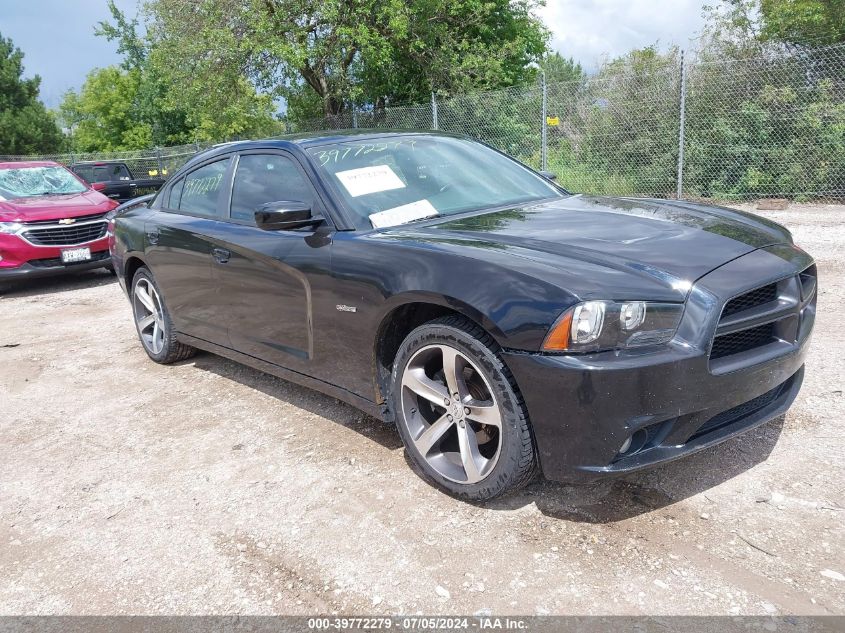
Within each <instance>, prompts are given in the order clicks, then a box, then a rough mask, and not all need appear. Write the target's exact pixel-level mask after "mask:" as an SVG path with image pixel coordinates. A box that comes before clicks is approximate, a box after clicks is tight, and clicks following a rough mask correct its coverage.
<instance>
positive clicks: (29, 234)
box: [22, 222, 107, 246]
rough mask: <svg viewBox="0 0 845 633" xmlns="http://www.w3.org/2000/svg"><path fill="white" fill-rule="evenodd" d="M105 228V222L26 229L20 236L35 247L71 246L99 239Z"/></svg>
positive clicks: (104, 232)
mask: <svg viewBox="0 0 845 633" xmlns="http://www.w3.org/2000/svg"><path fill="white" fill-rule="evenodd" d="M106 227H107V224H106V223H105V222H92V223H90V224H80V225H70V226H62V227H57V226H51V227H49V228H43V229H28V230H26V231H24V232H23V233H22V235H23V237H24V239H25V240H26V241H27V242H29V243H30V244H35V245H36V246H73V245H75V244H84V243H85V242H93V241H94V240H97V239H100V238H101V237H103V236H104V235H105V234H106Z"/></svg>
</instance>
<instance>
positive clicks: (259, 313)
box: [212, 150, 333, 375]
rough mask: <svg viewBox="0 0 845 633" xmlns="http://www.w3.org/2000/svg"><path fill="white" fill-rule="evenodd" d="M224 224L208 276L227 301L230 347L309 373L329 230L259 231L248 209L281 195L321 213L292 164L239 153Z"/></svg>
mask: <svg viewBox="0 0 845 633" xmlns="http://www.w3.org/2000/svg"><path fill="white" fill-rule="evenodd" d="M230 199H231V203H230V205H228V206H229V208H230V212H229V225H228V226H227V227H225V228H221V230H220V231H219V232H218V233H216V234H215V235H214V236H213V238H214V239H213V241H214V244H213V248H215V249H218V251H221V253H220V255H221V256H219V257H216V258H212V262H213V263H212V269H213V275H214V276H215V277H216V278H217V280H218V281H219V286H220V293H221V295H222V296H224V297H225V298H226V305H227V310H226V314H225V316H224V317H223V318H224V319H225V321H226V323H227V325H228V331H229V339H230V341H231V343H232V347H233V348H234V349H236V350H238V351H240V352H242V353H245V354H248V355H250V356H254V357H256V358H260V359H262V360H265V361H267V362H270V363H273V364H275V365H280V366H282V367H287V368H290V369H294V370H297V371H301V372H303V373H306V374H310V375H315V362H316V361H317V360H318V357H319V356H320V346H321V345H323V344H325V341H327V340H328V338H327V337H328V330H329V327H328V324H327V323H326V318H327V317H328V316H329V315H324V314H316V315H315V312H314V305H315V302H316V297H317V296H324V295H325V294H326V290H325V289H326V288H327V286H328V284H329V280H330V268H331V259H330V253H331V242H332V239H331V237H332V234H333V229H332V227H331V225H329V224H326V225H324V226H322V227H319V228H317V229H314V228H305V229H299V230H294V231H264V230H261V229H259V228H258V227H256V226H255V217H254V214H255V211H256V210H257V209H258V207H260V206H261V205H263V204H266V203H268V202H276V201H280V200H292V201H299V202H306V203H308V204H309V205H310V206H311V209H312V213H313V214H315V215H318V214H319V215H323V216H324V217H325V212H324V209H323V208H322V203H321V201H320V200H319V198H318V196H317V195H316V193H315V191H314V189H313V187H312V185H311V183H310V180H309V179H308V177H307V176H306V174H305V173H304V172H303V170H302V169H301V167H300V165H299V163H298V162H297V161H296V160H295V159H294V158H293V157H292V156H291V155H290V154H288V153H286V152H283V151H276V150H257V151H251V152H242V153H241V154H240V155H239V156H238V158H237V159H236V164H235V165H234V177H233V181H232V188H231V194H230Z"/></svg>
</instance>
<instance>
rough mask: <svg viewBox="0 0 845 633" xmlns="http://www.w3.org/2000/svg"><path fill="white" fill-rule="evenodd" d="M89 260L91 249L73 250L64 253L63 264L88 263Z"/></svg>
mask: <svg viewBox="0 0 845 633" xmlns="http://www.w3.org/2000/svg"><path fill="white" fill-rule="evenodd" d="M89 259H91V249H90V248H71V249H69V250H66V251H62V263H63V264H72V263H74V262H87V261H88V260H89Z"/></svg>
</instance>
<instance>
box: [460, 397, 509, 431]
mask: <svg viewBox="0 0 845 633" xmlns="http://www.w3.org/2000/svg"><path fill="white" fill-rule="evenodd" d="M467 408H469V413H468V414H467V416H466V417H467V418H468V419H470V420H472V421H473V422H480V423H481V424H488V425H490V426H495V427H496V428H501V426H502V416H501V415H500V414H499V407H497V406H496V405H493V404H476V403H475V402H470V403H469V404H467Z"/></svg>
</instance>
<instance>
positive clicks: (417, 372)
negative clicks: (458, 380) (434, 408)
mask: <svg viewBox="0 0 845 633" xmlns="http://www.w3.org/2000/svg"><path fill="white" fill-rule="evenodd" d="M402 385H403V386H405V387H407V388H408V389H410V390H411V391H413V392H414V393H415V394H417V395H418V396H419V397H420V398H425V399H426V400H428V401H429V402H433V403H434V404H436V405H438V406H441V407H442V406H443V404H444V402H445V401H446V400H448V399H449V394H448V393H447V392H446V387H444V386H443V385H441V384H439V383H437V382H434V381H433V380H431V379H430V378H429V377H428V376H426V375H425V371H424V370H423V368H422V367H415V368H409V369H408V370H406V371H405V375H404V376H403V377H402Z"/></svg>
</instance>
